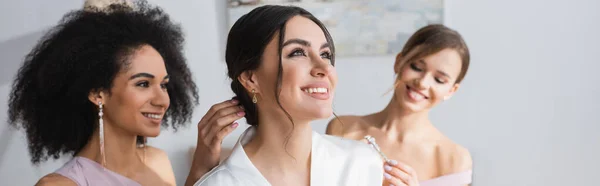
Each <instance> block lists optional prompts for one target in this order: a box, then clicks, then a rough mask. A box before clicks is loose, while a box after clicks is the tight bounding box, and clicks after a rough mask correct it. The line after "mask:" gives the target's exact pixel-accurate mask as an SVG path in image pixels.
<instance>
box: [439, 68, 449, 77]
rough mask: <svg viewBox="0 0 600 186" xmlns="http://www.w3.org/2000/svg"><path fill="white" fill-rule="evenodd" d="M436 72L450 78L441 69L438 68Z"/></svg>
mask: <svg viewBox="0 0 600 186" xmlns="http://www.w3.org/2000/svg"><path fill="white" fill-rule="evenodd" d="M437 72H438V73H440V74H442V75H443V76H446V77H447V78H451V77H450V76H449V75H448V74H446V72H443V71H441V70H438V71H437Z"/></svg>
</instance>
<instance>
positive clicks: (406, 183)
mask: <svg viewBox="0 0 600 186" xmlns="http://www.w3.org/2000/svg"><path fill="white" fill-rule="evenodd" d="M384 170H385V172H384V173H383V177H384V179H385V182H384V186H391V185H393V186H419V179H418V178H417V173H416V172H415V170H414V169H413V168H412V167H410V166H408V165H406V164H404V163H401V162H398V161H396V160H390V161H388V162H386V163H384ZM386 183H387V184H386Z"/></svg>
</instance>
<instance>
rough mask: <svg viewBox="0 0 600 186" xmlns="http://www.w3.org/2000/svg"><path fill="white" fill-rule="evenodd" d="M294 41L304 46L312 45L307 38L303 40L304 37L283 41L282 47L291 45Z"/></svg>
mask: <svg viewBox="0 0 600 186" xmlns="http://www.w3.org/2000/svg"><path fill="white" fill-rule="evenodd" d="M293 43H296V44H300V45H302V46H307V47H310V43H309V42H308V41H306V40H303V39H290V40H287V41H286V42H284V43H283V45H281V47H282V48H283V47H285V46H287V45H290V44H293Z"/></svg>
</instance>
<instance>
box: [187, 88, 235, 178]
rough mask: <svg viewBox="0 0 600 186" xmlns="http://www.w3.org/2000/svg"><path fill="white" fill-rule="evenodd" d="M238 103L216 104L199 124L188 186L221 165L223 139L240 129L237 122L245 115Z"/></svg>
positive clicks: (233, 101)
mask: <svg viewBox="0 0 600 186" xmlns="http://www.w3.org/2000/svg"><path fill="white" fill-rule="evenodd" d="M238 103H239V102H238V101H237V100H228V101H225V102H222V103H218V104H215V105H213V106H212V107H211V108H210V109H209V110H208V112H206V114H205V115H204V117H202V119H201V120H200V122H199V123H198V142H197V145H196V151H195V152H194V160H193V161H192V167H191V169H190V173H189V175H188V177H187V180H186V182H185V185H186V186H188V185H189V186H191V185H193V184H194V183H195V182H196V181H197V180H198V179H200V178H201V177H202V176H203V175H204V174H206V173H207V172H208V171H210V170H211V169H213V168H214V167H216V166H217V165H218V164H219V159H220V156H221V143H222V142H223V139H224V138H225V136H227V135H229V134H230V133H231V132H233V130H234V129H235V128H237V127H238V125H239V124H238V123H237V122H235V121H236V120H238V119H241V118H242V117H244V115H245V113H244V109H243V107H242V106H239V105H238Z"/></svg>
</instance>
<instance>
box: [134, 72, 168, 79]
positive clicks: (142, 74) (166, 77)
mask: <svg viewBox="0 0 600 186" xmlns="http://www.w3.org/2000/svg"><path fill="white" fill-rule="evenodd" d="M140 77H145V78H151V79H152V78H154V75H152V74H149V73H145V72H142V73H137V74H135V75H133V76H131V77H129V80H132V79H135V78H140ZM164 79H169V75H166V76H165V77H164V78H163V80H164Z"/></svg>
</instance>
